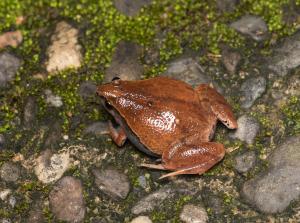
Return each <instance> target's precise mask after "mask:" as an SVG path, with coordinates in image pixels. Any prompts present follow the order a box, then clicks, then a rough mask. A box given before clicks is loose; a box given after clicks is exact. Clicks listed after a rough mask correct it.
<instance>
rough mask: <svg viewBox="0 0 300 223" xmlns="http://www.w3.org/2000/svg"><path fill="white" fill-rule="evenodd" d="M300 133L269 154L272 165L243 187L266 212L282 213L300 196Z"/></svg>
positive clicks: (249, 200) (245, 194)
mask: <svg viewBox="0 0 300 223" xmlns="http://www.w3.org/2000/svg"><path fill="white" fill-rule="evenodd" d="M299 148H300V135H295V136H292V137H289V138H288V139H286V140H285V141H284V142H283V143H282V144H281V145H279V146H278V147H277V148H275V150H274V152H273V153H272V154H271V155H270V156H269V157H268V159H267V161H268V163H269V168H268V169H267V170H266V171H265V172H263V173H261V174H260V175H258V176H256V177H254V178H253V179H251V180H248V181H246V182H245V183H244V185H243V187H242V193H243V195H244V197H245V198H246V200H247V201H248V202H249V203H250V204H251V205H255V206H256V207H257V208H258V209H259V210H260V211H262V212H264V213H279V212H282V211H283V210H285V209H286V208H287V207H288V205H289V204H290V203H291V202H292V201H294V200H296V199H299V195H300V190H299V188H300V162H299V160H300V150H299Z"/></svg>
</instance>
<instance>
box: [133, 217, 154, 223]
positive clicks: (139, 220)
mask: <svg viewBox="0 0 300 223" xmlns="http://www.w3.org/2000/svg"><path fill="white" fill-rule="evenodd" d="M130 223H152V221H151V219H150V218H149V217H148V216H138V217H136V218H134V219H132V220H131V222H130Z"/></svg>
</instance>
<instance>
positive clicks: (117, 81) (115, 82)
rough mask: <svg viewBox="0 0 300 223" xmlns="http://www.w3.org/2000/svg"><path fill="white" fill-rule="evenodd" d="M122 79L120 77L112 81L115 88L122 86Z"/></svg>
mask: <svg viewBox="0 0 300 223" xmlns="http://www.w3.org/2000/svg"><path fill="white" fill-rule="evenodd" d="M120 80H121V79H120V78H119V77H114V78H113V79H112V80H111V83H112V84H113V85H114V86H118V85H120Z"/></svg>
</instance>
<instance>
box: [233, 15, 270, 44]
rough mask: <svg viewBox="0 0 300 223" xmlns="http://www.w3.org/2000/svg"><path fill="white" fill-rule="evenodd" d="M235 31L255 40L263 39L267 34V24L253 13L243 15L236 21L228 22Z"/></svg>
mask: <svg viewBox="0 0 300 223" xmlns="http://www.w3.org/2000/svg"><path fill="white" fill-rule="evenodd" d="M230 27H232V28H233V29H235V30H236V31H238V32H240V33H242V34H245V35H248V36H250V37H251V38H252V39H254V40H255V41H262V40H265V39H266V37H267V35H268V26H267V24H266V22H265V21H264V20H263V19H262V18H261V17H257V16H253V15H245V16H243V17H242V18H241V19H239V20H238V21H236V22H233V23H231V24H230Z"/></svg>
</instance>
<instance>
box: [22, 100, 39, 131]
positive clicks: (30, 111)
mask: <svg viewBox="0 0 300 223" xmlns="http://www.w3.org/2000/svg"><path fill="white" fill-rule="evenodd" d="M37 112H38V107H37V104H36V102H35V99H34V98H33V97H28V98H27V101H26V103H25V107H24V113H23V125H24V127H25V128H27V129H29V128H31V127H33V125H34V123H35V121H36V114H37Z"/></svg>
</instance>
